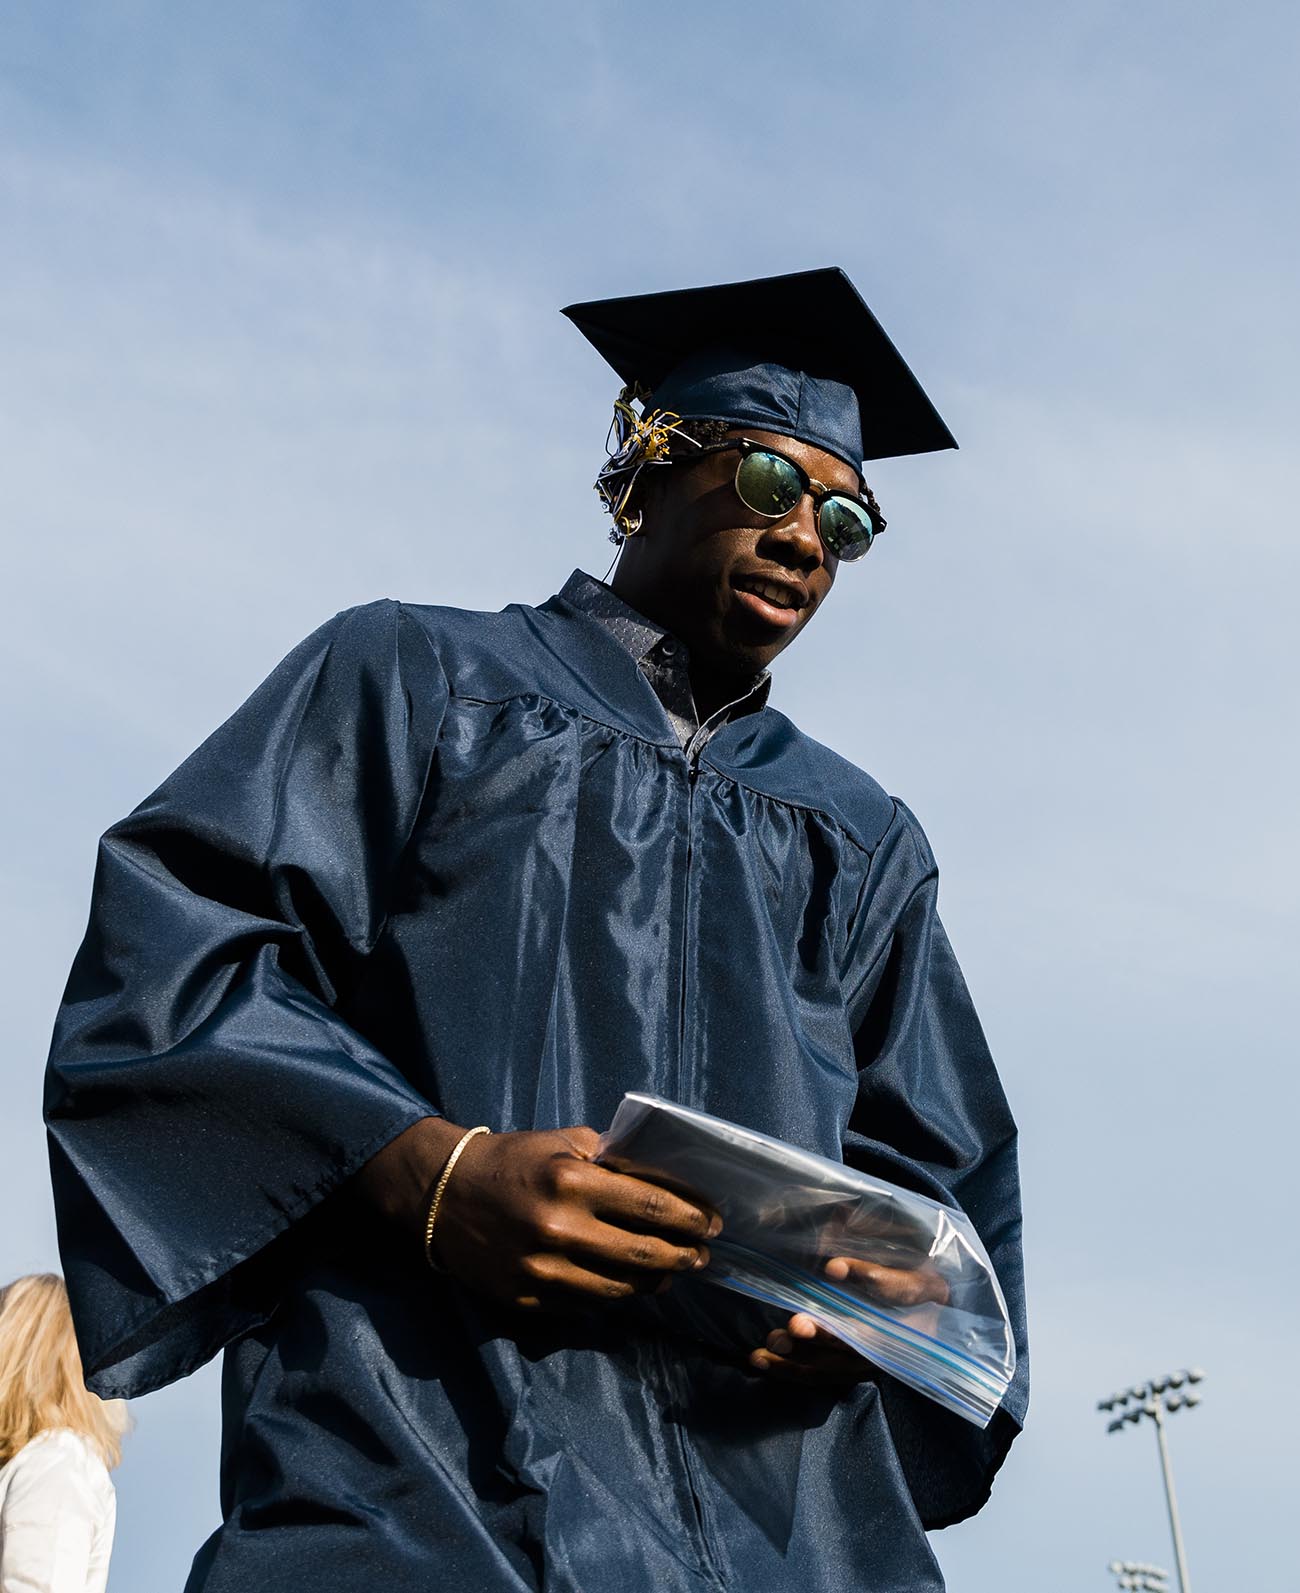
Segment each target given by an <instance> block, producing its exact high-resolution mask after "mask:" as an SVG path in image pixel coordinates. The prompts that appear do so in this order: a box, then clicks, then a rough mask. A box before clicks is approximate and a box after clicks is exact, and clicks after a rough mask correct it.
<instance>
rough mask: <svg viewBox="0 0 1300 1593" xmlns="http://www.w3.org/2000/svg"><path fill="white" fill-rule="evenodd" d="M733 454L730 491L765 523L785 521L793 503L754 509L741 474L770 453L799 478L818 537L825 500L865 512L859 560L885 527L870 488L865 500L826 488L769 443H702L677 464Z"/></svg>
mask: <svg viewBox="0 0 1300 1593" xmlns="http://www.w3.org/2000/svg"><path fill="white" fill-rule="evenodd" d="M733 451H734V452H738V453H739V454H740V456H741V457H740V459H739V460H738V461H737V463H736V474H735V475H734V476H733V477H732V480H731V485H732V489H733V490H734V492H735V494H736V496H737V497H738V498H739V499H740V501H741V503H743V504H744V505H745V507H746V509H748V510H749V512H750V513H751V514H758V515H762V517H763V519H765V520H784V519H785V517H786V515H788V514H793V513H794V510H795V508H796V505H795V504H791V506H790V508H788V509H786V510H785V511H784V512H780V513H773V512H772V511H771V510H769V509H756V508H755V507H754V506H753V504H752V503H749V502H747V501H746V499H745V497H744V496H743V494H742V493H741V490H740V472H741V468H742V467H743V465H744V463H745V460H746V459H749V458H752V457H753V455H755V454H770V455H771V456H772V458H773V459H779V460H780V461H781V463H782V464H785V465H789V467H790V468H791V470H793V471H794V473H795V475H796V476H797V477H798V478H799V483H800V485H801V486H802V487H803V491H804V493H806V494H808V495H809V496H810V497H811V498H812V501H813V524H814V525H815V526H816V528H817V535H818V536H819V537H820V536H821V534H822V527H821V520H822V504H823V503H825V501H826V499H827V498H845V499H847V500H848V502H850V503H855V504H857V506H858V508H859V509H865V510H866V514H867V518H868V520H870V521H871V538H870V541H868V543H867V545H866V547H865V548H863V550H862V552H861V553H859V554H858V559H863V558H865V557H866V556H867V554H868V553H870V551H871V544H872V542H874V541H875V540H876V538H877V537H878V536H879V535H880V533H881V532H882V531H883V530H884V529H885V526H886V525H887V524H888V522H887V521H886V519H885V517H884V515H883V514H881V512H880V505H879V504H878V503H877V502H876V500H875V496H874V494H873V493H872V491H871V488H870V487H868V488H867V489H866V495H865V497H864V496H863V495H861V494H860V493H856V492H844V491H843V490H842V489H841V488H839V487H828V486H827V485H826V483H825V482H824V481H818V480H817V478H816V477H815V476H810V475H809V474H808V472H807V471H806V470H805V469H804V467H803V466H802V465H801V464H800V463H799V461H798V460H797V459H791V458H790V456H789V454H783V453H782V452H781V450H780V449H779V448H773V447H772V445H771V444H770V443H760V442H755V441H754V439H753V438H752V437H728V438H727V439H726V441H725V442H720V443H701V444H700V445H699V448H698V449H697V451H696V452H694V453H689V454H685V455H683V456H682V459H681V461H680V462H681V463H683V464H686V463H688V462H690V461H692V460H695V459H702V458H704V456H705V455H706V454H722V453H731V452H733ZM674 462H676V461H674ZM802 496H803V494H802V493H801V494H800V497H801V498H802ZM822 545H823V546H824V547H826V549H827V551H828V552H829V553H830V554H832V555H833V556H834V557H835V558H837V559H839V560H840V561H841V563H844V564H856V563H857V561H858V560H857V559H846V558H845V557H844V555H843V554H842V553H836V552H835V549H834V548H832V547H830V545H829V544H828V543H827V542H826V539H825V537H822Z"/></svg>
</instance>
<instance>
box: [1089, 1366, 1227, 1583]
mask: <svg viewBox="0 0 1300 1593" xmlns="http://www.w3.org/2000/svg"><path fill="white" fill-rule="evenodd" d="M1204 1379H1205V1373H1204V1372H1203V1371H1201V1369H1200V1367H1199V1366H1197V1367H1193V1368H1192V1370H1191V1371H1190V1372H1189V1371H1181V1372H1166V1373H1165V1375H1164V1376H1163V1377H1153V1378H1152V1379H1151V1381H1150V1382H1149V1383H1137V1384H1135V1385H1134V1386H1133V1387H1132V1388H1126V1389H1125V1390H1124V1391H1123V1392H1122V1393H1119V1394H1110V1395H1108V1396H1107V1398H1105V1399H1099V1400H1098V1401H1097V1409H1098V1410H1104V1411H1116V1412H1118V1414H1117V1415H1116V1416H1114V1417H1113V1418H1112V1420H1111V1421H1110V1422H1108V1423H1107V1425H1106V1431H1107V1432H1108V1433H1117V1432H1119V1431H1120V1430H1121V1429H1122V1428H1124V1427H1126V1426H1128V1425H1129V1423H1130V1422H1133V1423H1137V1422H1140V1421H1141V1420H1142V1418H1143V1417H1144V1416H1145V1417H1147V1418H1148V1420H1150V1421H1153V1422H1154V1423H1155V1427H1156V1442H1157V1444H1158V1445H1159V1448H1160V1471H1161V1474H1162V1475H1163V1477H1164V1479H1165V1499H1166V1501H1167V1502H1168V1505H1169V1530H1170V1532H1171V1533H1172V1534H1173V1539H1174V1564H1175V1565H1176V1566H1177V1567H1178V1586H1179V1588H1180V1589H1181V1593H1192V1583H1191V1578H1190V1577H1189V1576H1188V1574H1187V1552H1186V1550H1185V1549H1184V1548H1183V1529H1182V1525H1181V1523H1180V1522H1179V1519H1178V1500H1177V1497H1176V1496H1175V1494H1174V1469H1173V1467H1172V1465H1171V1464H1170V1462H1169V1440H1168V1438H1167V1437H1166V1436H1165V1419H1166V1417H1167V1416H1169V1415H1171V1414H1172V1413H1173V1412H1175V1411H1180V1410H1191V1409H1192V1407H1193V1406H1194V1405H1199V1404H1200V1403H1201V1396H1200V1395H1199V1394H1198V1393H1197V1392H1196V1388H1195V1385H1196V1384H1197V1383H1200V1382H1203V1381H1204ZM1184 1389H1186V1393H1184V1392H1183V1390H1184ZM1113 1563H1114V1564H1120V1563H1121V1562H1119V1561H1115V1562H1113ZM1138 1585H1139V1586H1140V1585H1141V1584H1138Z"/></svg>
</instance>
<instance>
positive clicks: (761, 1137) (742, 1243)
mask: <svg viewBox="0 0 1300 1593" xmlns="http://www.w3.org/2000/svg"><path fill="white" fill-rule="evenodd" d="M600 1160H601V1161H602V1162H603V1163H605V1164H606V1165H608V1166H612V1167H616V1168H617V1169H619V1170H620V1171H623V1172H628V1173H633V1174H636V1175H638V1176H641V1177H645V1178H648V1179H650V1180H652V1181H653V1182H655V1183H658V1184H663V1185H665V1186H666V1187H668V1188H671V1189H674V1190H677V1191H679V1192H681V1193H684V1194H689V1195H694V1196H696V1197H697V1198H698V1199H700V1200H701V1201H702V1202H704V1203H706V1204H708V1205H710V1206H712V1207H713V1208H714V1209H715V1210H716V1211H717V1212H718V1213H719V1214H720V1215H721V1217H722V1221H723V1228H722V1232H721V1233H720V1234H719V1235H718V1237H717V1238H716V1239H713V1240H711V1241H710V1244H709V1248H710V1250H711V1252H712V1261H711V1263H710V1265H709V1267H708V1268H707V1270H706V1271H705V1272H704V1273H702V1274H701V1276H702V1277H704V1278H707V1279H708V1280H709V1281H711V1282H713V1283H716V1284H720V1285H721V1286H722V1287H724V1288H728V1289H735V1290H737V1291H738V1292H739V1293H741V1294H745V1295H749V1296H751V1297H752V1298H754V1299H757V1300H762V1301H765V1302H766V1303H767V1304H769V1305H774V1306H779V1307H781V1308H782V1309H783V1310H788V1311H790V1312H791V1313H793V1312H796V1311H802V1312H806V1313H807V1315H809V1316H811V1317H812V1318H813V1319H814V1320H815V1321H816V1322H817V1323H818V1324H819V1325H820V1326H822V1327H824V1328H825V1329H826V1330H827V1331H828V1332H831V1333H834V1334H835V1335H836V1337H838V1338H840V1339H842V1340H843V1341H844V1342H845V1343H846V1344H849V1345H851V1346H852V1347H853V1348H854V1349H855V1350H858V1351H860V1352H861V1353H862V1354H863V1355H865V1356H866V1357H867V1358H868V1359H869V1360H871V1361H873V1362H874V1363H875V1364H876V1365H877V1366H880V1367H882V1368H883V1369H884V1370H885V1371H887V1372H890V1373H892V1374H893V1376H894V1377H896V1378H898V1379H899V1381H900V1382H903V1383H906V1384H908V1386H909V1387H911V1388H914V1389H917V1390H918V1391H919V1392H920V1393H922V1394H925V1395H927V1396H928V1397H929V1398H930V1399H933V1400H935V1401H937V1402H938V1403H939V1404H940V1405H943V1406H945V1407H946V1408H947V1409H948V1410H951V1411H955V1412H956V1413H957V1415H959V1416H964V1417H965V1418H966V1419H967V1420H968V1421H972V1422H974V1423H975V1424H976V1426H979V1427H984V1426H987V1424H988V1422H989V1420H990V1419H991V1418H992V1416H993V1413H994V1411H995V1410H997V1408H998V1405H999V1403H1000V1402H1001V1400H1002V1396H1003V1395H1004V1394H1005V1393H1006V1390H1007V1386H1008V1384H1009V1383H1010V1381H1011V1378H1012V1375H1013V1373H1014V1372H1015V1368H1016V1352H1015V1346H1014V1343H1013V1341H1012V1335H1011V1324H1010V1321H1009V1319H1008V1316H1007V1307H1006V1302H1005V1300H1004V1299H1003V1297H1002V1290H1001V1289H1000V1287H999V1286H998V1280H997V1277H996V1276H995V1274H994V1271H993V1267H992V1264H991V1263H990V1261H989V1258H988V1255H987V1253H986V1251H985V1249H984V1246H983V1245H982V1244H981V1243H980V1240H979V1236H978V1235H977V1234H976V1232H975V1230H974V1228H973V1227H972V1226H971V1223H970V1220H969V1218H968V1217H967V1216H966V1215H965V1214H964V1213H963V1212H961V1211H958V1210H956V1209H955V1208H953V1207H950V1206H944V1205H940V1203H939V1202H938V1201H935V1200H930V1199H929V1198H928V1197H927V1196H925V1195H918V1194H914V1193H912V1191H910V1190H906V1189H900V1188H899V1187H898V1186H897V1185H895V1184H890V1183H886V1182H885V1181H884V1180H883V1179H880V1178H874V1177H871V1176H869V1175H868V1174H865V1173H859V1172H857V1171H855V1170H854V1169H853V1168H851V1167H845V1166H844V1165H843V1164H842V1163H840V1162H833V1161H830V1160H828V1159H827V1158H826V1157H824V1156H816V1155H813V1154H811V1153H810V1152H808V1151H803V1150H799V1149H798V1148H797V1147H795V1146H793V1145H786V1144H783V1143H782V1142H781V1141H780V1140H776V1139H771V1138H769V1137H768V1136H767V1135H766V1134H758V1133H755V1132H754V1131H753V1130H752V1129H747V1128H741V1127H740V1126H739V1125H738V1124H735V1123H727V1122H724V1121H723V1120H722V1119H721V1118H717V1117H710V1116H709V1115H708V1114H707V1113H705V1112H696V1111H693V1110H692V1109H691V1108H690V1107H685V1106H677V1105H675V1104H674V1103H673V1102H671V1101H665V1100H661V1099H659V1098H658V1097H657V1096H653V1095H640V1094H628V1095H625V1096H624V1097H623V1100H622V1103H621V1104H620V1106H619V1108H618V1111H617V1112H616V1113H615V1115H614V1121H613V1122H612V1123H611V1124H610V1127H609V1130H608V1132H607V1133H606V1134H605V1135H604V1137H603V1138H602V1140H601V1150H600ZM833 1257H844V1258H845V1259H846V1260H847V1261H848V1262H849V1263H850V1274H849V1276H848V1277H847V1278H845V1279H842V1280H832V1279H830V1278H828V1277H827V1275H826V1264H827V1262H828V1261H830V1260H831V1259H832V1258H833ZM854 1262H866V1263H871V1264H874V1265H878V1266H887V1267H895V1268H904V1269H907V1270H908V1271H910V1272H914V1273H916V1274H917V1281H918V1283H919V1284H920V1285H921V1292H924V1293H925V1294H927V1295H929V1296H930V1298H928V1299H926V1300H925V1301H924V1302H923V1303H920V1304H917V1305H911V1306H900V1305H887V1304H884V1303H882V1302H881V1301H880V1300H879V1298H873V1297H872V1291H871V1289H870V1286H869V1284H868V1283H867V1282H866V1281H865V1280H862V1279H859V1278H855V1277H854V1276H853V1273H852V1263H854Z"/></svg>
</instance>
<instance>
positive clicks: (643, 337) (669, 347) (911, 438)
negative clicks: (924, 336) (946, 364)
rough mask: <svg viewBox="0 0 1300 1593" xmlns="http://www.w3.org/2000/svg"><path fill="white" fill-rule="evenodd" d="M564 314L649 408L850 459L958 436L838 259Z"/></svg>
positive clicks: (923, 449)
mask: <svg viewBox="0 0 1300 1593" xmlns="http://www.w3.org/2000/svg"><path fill="white" fill-rule="evenodd" d="M564 314H565V315H567V316H568V317H569V319H570V320H571V321H572V322H573V324H574V325H575V326H576V327H577V328H578V330H579V331H580V332H581V333H582V334H583V336H584V337H586V338H587V339H588V341H589V342H591V343H592V344H593V345H594V346H595V348H596V349H597V351H598V352H599V353H600V354H602V355H603V356H604V358H605V359H606V360H607V361H608V362H609V364H610V365H612V366H613V367H614V369H615V371H617V373H618V374H619V376H621V377H622V379H623V380H624V381H625V382H637V383H639V384H640V385H641V386H642V387H643V388H645V389H647V390H648V391H649V392H650V393H651V394H652V402H653V404H654V406H655V407H656V408H660V409H671V410H674V411H675V412H676V413H677V414H679V415H682V416H683V417H687V416H689V417H692V418H697V419H711V420H726V421H730V422H732V423H733V424H736V425H750V426H754V427H761V428H762V429H763V430H765V431H774V432H777V433H779V434H781V435H782V436H789V437H797V438H799V439H800V440H801V441H803V442H807V443H811V444H812V445H813V446H814V447H819V448H824V449H826V450H827V452H829V453H832V454H834V455H835V456H836V457H837V458H839V459H843V460H844V461H845V462H846V463H848V464H851V465H852V466H853V468H854V469H857V468H858V466H859V465H860V464H861V463H862V462H863V461H864V460H868V459H889V458H893V457H895V456H896V455H900V454H919V453H928V452H929V451H931V450H932V449H936V448H955V447H956V446H957V444H956V442H955V441H954V439H953V436H952V433H951V432H950V431H949V430H948V428H947V426H945V425H944V423H943V421H942V420H941V419H940V417H939V414H938V411H937V410H936V409H935V407H934V405H933V404H932V403H931V402H930V400H929V399H928V398H927V397H926V395H925V392H924V390H923V389H922V387H921V384H920V383H919V382H918V381H917V379H916V377H915V376H913V375H912V373H911V371H910V370H909V369H908V368H907V365H906V364H905V363H904V361H903V358H902V356H901V355H900V354H899V352H898V350H897V349H896V348H895V347H894V345H893V344H892V343H891V342H890V341H889V338H888V337H887V336H886V335H885V332H884V329H883V328H882V327H881V325H880V323H879V321H877V320H876V318H875V316H874V315H873V314H872V313H871V311H870V310H869V309H868V308H867V306H866V304H865V302H864V301H863V299H862V296H861V294H860V293H859V292H858V290H857V289H856V288H855V287H854V286H853V284H852V283H851V282H850V281H849V279H848V277H847V276H845V274H844V272H843V271H841V270H840V269H839V268H838V266H828V267H826V268H824V269H822V270H819V271H796V272H792V273H791V274H789V275H788V276H780V277H760V278H758V279H757V280H755V281H752V282H724V283H719V284H718V285H716V286H714V287H708V288H683V289H679V290H677V291H675V292H671V293H638V294H634V295H632V296H630V297H627V298H621V299H598V300H594V301H593V302H591V303H588V304H571V305H569V306H568V308H567V309H566V310H565V311H564Z"/></svg>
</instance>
